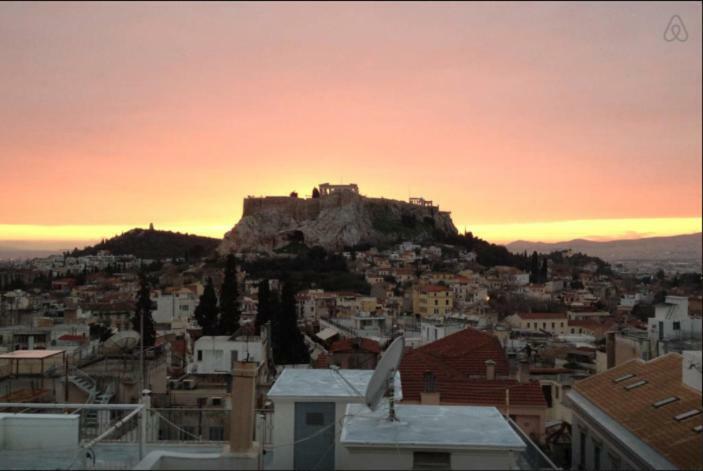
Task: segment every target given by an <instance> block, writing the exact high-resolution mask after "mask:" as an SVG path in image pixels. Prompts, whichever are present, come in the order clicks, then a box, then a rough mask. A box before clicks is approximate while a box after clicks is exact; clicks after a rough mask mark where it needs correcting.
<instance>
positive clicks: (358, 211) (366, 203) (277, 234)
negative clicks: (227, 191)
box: [219, 183, 457, 254]
mask: <svg viewBox="0 0 703 471" xmlns="http://www.w3.org/2000/svg"><path fill="white" fill-rule="evenodd" d="M456 233H457V229H456V227H455V226H454V223H453V222H452V220H451V217H450V214H449V212H448V211H440V209H439V206H437V205H434V204H433V202H432V201H430V200H426V199H424V198H420V197H413V198H410V199H409V201H408V202H405V201H398V200H392V199H385V198H371V197H367V196H364V195H362V194H360V192H359V187H358V186H357V185H356V184H353V183H352V184H346V185H333V184H329V183H323V184H320V185H319V196H317V195H316V196H315V197H309V198H301V197H298V196H297V195H295V194H291V195H290V196H262V197H255V196H249V197H247V198H245V199H244V206H243V211H242V218H241V219H240V221H239V222H238V223H237V224H236V225H235V226H234V228H233V229H232V230H231V231H229V232H228V233H227V234H225V237H224V240H223V241H222V243H221V244H220V247H219V251H220V253H223V254H225V253H233V252H263V253H276V252H286V251H290V250H293V249H294V248H296V247H300V246H307V247H313V246H321V247H323V248H324V249H326V250H332V251H339V250H344V249H345V248H349V247H354V246H359V245H367V244H368V245H378V244H385V243H394V242H397V241H401V240H412V241H415V242H422V241H430V240H435V239H437V238H441V237H442V236H443V235H454V234H456Z"/></svg>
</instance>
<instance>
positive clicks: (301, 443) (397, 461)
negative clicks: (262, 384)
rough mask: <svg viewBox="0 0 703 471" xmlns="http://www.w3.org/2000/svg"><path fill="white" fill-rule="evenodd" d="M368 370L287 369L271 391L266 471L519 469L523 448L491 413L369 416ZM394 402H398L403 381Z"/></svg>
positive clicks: (425, 411) (402, 411) (382, 412)
mask: <svg viewBox="0 0 703 471" xmlns="http://www.w3.org/2000/svg"><path fill="white" fill-rule="evenodd" d="M372 375H373V371H370V370H328V369H293V368H286V369H285V370H284V371H283V373H282V374H281V376H280V377H279V378H278V380H276V383H275V384H274V385H273V387H272V388H271V390H270V391H269V394H268V397H269V399H270V400H271V401H272V402H273V406H274V407H273V409H274V416H273V443H272V450H273V451H272V452H273V460H272V462H271V464H270V466H267V469H340V470H341V469H426V468H422V467H423V466H434V467H436V466H444V467H445V468H447V469H448V468H449V466H451V468H452V469H510V468H513V469H515V468H517V465H516V460H517V455H518V454H519V453H521V452H523V451H524V450H525V447H526V445H525V443H524V441H523V440H522V439H521V438H520V437H519V436H518V435H517V434H516V433H515V432H514V431H513V429H512V428H511V427H510V425H509V424H508V422H507V421H506V420H505V419H504V418H503V417H502V416H501V415H500V413H499V412H498V410H496V409H495V408H493V407H474V406H435V405H406V404H397V405H396V413H397V417H398V418H399V420H398V421H397V422H389V421H388V420H387V419H386V417H387V415H388V409H387V407H388V406H387V405H386V404H385V403H383V404H381V405H380V407H379V408H378V409H377V410H376V411H371V410H370V409H368V408H367V407H366V406H365V405H364V404H363V402H364V392H365V391H366V388H367V386H368V383H369V381H370V379H371V376H372ZM394 383H395V386H394V396H395V399H396V400H397V401H398V400H400V399H402V391H401V386H400V375H399V374H396V377H395V381H394Z"/></svg>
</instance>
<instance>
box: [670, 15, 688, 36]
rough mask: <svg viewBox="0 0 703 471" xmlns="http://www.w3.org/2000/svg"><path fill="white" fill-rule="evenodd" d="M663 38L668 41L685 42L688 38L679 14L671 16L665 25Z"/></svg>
mask: <svg viewBox="0 0 703 471" xmlns="http://www.w3.org/2000/svg"><path fill="white" fill-rule="evenodd" d="M664 40H665V41H669V42H672V41H679V42H685V41H687V40H688V31H686V26H684V24H683V20H682V19H681V17H680V16H679V15H674V16H672V17H671V19H670V20H669V24H667V25H666V30H664Z"/></svg>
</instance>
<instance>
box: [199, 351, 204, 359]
mask: <svg viewBox="0 0 703 471" xmlns="http://www.w3.org/2000/svg"><path fill="white" fill-rule="evenodd" d="M198 361H203V351H202V350H198Z"/></svg>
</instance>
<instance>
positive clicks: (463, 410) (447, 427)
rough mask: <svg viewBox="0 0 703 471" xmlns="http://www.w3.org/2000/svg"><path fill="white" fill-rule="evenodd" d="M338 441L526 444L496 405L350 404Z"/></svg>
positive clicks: (520, 446)
mask: <svg viewBox="0 0 703 471" xmlns="http://www.w3.org/2000/svg"><path fill="white" fill-rule="evenodd" d="M346 414H347V417H348V418H347V419H346V420H345V422H344V425H343V428H342V434H341V437H340V442H341V443H343V444H344V445H347V446H393V447H406V446H407V447H426V448H441V449H446V448H482V449H486V448H489V449H496V448H499V449H510V450H520V451H521V450H523V449H525V447H526V446H525V443H524V442H523V441H522V439H520V437H519V436H518V435H517V433H515V431H514V430H513V429H512V428H511V427H510V425H509V424H508V422H507V421H506V420H505V419H504V418H503V416H502V415H501V414H500V412H498V410H497V409H496V408H495V407H475V406H430V405H423V406H418V405H409V404H399V405H396V416H397V417H398V420H397V421H389V420H387V416H388V407H387V406H386V405H383V406H381V407H379V408H378V409H377V410H376V411H371V410H370V409H368V408H367V407H366V406H365V405H363V404H349V405H348V406H347V412H346Z"/></svg>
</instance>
